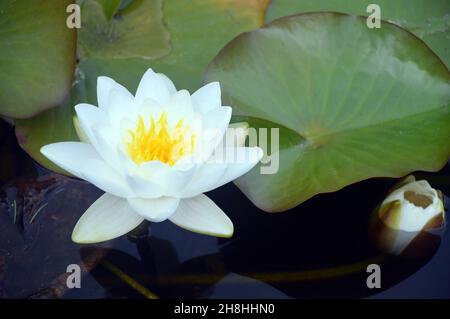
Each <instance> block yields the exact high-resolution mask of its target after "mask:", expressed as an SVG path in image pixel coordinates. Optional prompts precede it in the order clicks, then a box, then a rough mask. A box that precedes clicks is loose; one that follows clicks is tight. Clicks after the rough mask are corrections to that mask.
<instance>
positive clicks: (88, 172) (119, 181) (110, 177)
mask: <svg viewBox="0 0 450 319" xmlns="http://www.w3.org/2000/svg"><path fill="white" fill-rule="evenodd" d="M80 178H82V179H84V180H86V181H88V182H89V183H91V184H93V185H95V186H96V187H98V188H100V189H101V190H103V191H105V192H107V193H110V194H112V195H115V196H118V197H130V196H136V195H135V194H134V192H132V190H131V189H130V188H129V187H128V184H127V183H126V181H125V178H123V177H122V176H121V175H120V174H119V173H118V172H117V171H115V170H114V169H113V168H112V167H111V166H110V165H109V164H108V163H107V162H105V161H104V160H102V159H91V160H89V161H85V162H83V165H82V166H81V168H80Z"/></svg>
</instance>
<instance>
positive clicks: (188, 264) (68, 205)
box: [0, 121, 450, 298]
mask: <svg viewBox="0 0 450 319" xmlns="http://www.w3.org/2000/svg"><path fill="white" fill-rule="evenodd" d="M0 141H1V144H0V154H1V155H0V297H3V298H146V297H151V296H153V294H156V295H158V296H159V297H161V298H314V297H339V298H342V297H375V298H391V297H400V298H406V297H425V298H427V297H435V298H449V297H450V238H449V236H448V234H447V236H446V235H444V236H443V240H442V242H441V245H440V247H439V249H438V250H437V252H436V253H435V254H434V255H433V257H431V258H428V259H421V260H413V259H402V258H399V257H392V256H387V255H384V254H382V253H380V252H379V251H377V250H376V249H375V248H374V247H373V246H372V244H371V243H370V241H369V239H368V235H367V229H368V220H369V215H370V213H371V212H372V210H373V209H374V207H375V206H376V205H377V204H378V202H379V201H380V200H382V199H383V197H384V196H385V194H386V192H387V191H388V189H389V187H391V186H392V185H393V184H394V183H395V181H396V180H394V179H372V180H367V181H363V182H360V183H357V184H354V185H351V186H348V187H346V188H344V189H342V190H341V191H339V192H336V193H333V194H323V195H319V196H316V197H314V198H312V199H310V200H309V201H307V202H306V203H304V204H302V205H300V206H298V207H296V208H294V209H292V210H290V211H288V212H286V213H280V214H268V213H264V212H262V211H260V210H259V209H257V208H256V207H254V206H253V205H252V204H251V202H250V201H249V200H248V199H247V198H246V197H245V196H244V195H243V194H242V193H241V192H240V191H239V190H238V189H237V188H236V187H235V186H234V185H233V184H232V183H230V184H228V185H226V186H224V187H221V188H220V189H217V190H215V191H213V192H210V193H209V194H208V196H210V197H211V198H212V199H213V200H214V201H215V202H216V203H217V205H219V206H220V207H221V208H222V209H223V210H224V211H225V212H226V213H227V214H228V215H229V216H230V218H231V219H232V220H233V222H234V225H235V235H234V236H233V238H231V239H217V238H213V237H208V236H204V235H199V234H194V233H191V232H188V231H185V230H183V229H181V228H178V227H177V226H175V225H173V224H171V223H170V222H169V221H167V222H163V223H157V224H151V225H150V226H148V225H142V226H141V229H139V230H136V231H135V232H133V233H132V234H129V235H128V236H123V237H121V238H118V239H116V240H113V241H109V242H106V243H103V244H98V245H76V244H74V243H72V242H71V240H70V234H71V232H72V229H73V227H74V225H75V223H76V221H77V220H78V218H79V217H80V216H81V215H82V214H83V212H84V211H85V210H86V209H87V208H88V207H89V206H90V205H91V204H92V203H93V202H94V201H95V200H96V199H97V198H98V197H99V196H100V195H101V194H102V192H101V191H100V190H99V189H97V188H95V187H94V186H92V185H90V184H88V183H85V182H83V181H79V180H75V179H69V178H66V177H63V176H60V175H57V174H53V173H51V172H48V171H47V170H45V169H43V168H41V167H39V166H38V165H36V164H35V163H34V162H33V161H32V160H31V159H30V158H29V157H28V156H27V155H26V154H25V153H24V152H23V151H22V150H21V149H20V148H19V147H18V146H17V144H16V142H15V139H14V135H13V129H12V128H11V127H9V126H8V125H7V124H6V123H4V122H3V121H0ZM415 175H416V176H417V177H418V178H426V179H427V180H428V181H429V182H430V183H431V185H432V186H433V187H435V188H438V189H441V190H442V191H443V193H444V194H447V195H448V194H450V169H449V167H448V165H447V166H446V168H444V169H443V170H442V171H440V172H438V173H416V174H415ZM447 204H448V203H447ZM371 263H377V264H379V265H380V266H381V271H382V280H381V281H382V288H381V289H369V288H367V286H366V278H367V276H368V274H367V273H366V267H367V265H368V264H371ZM69 264H78V265H80V267H81V269H82V279H81V288H80V289H68V288H67V285H66V279H67V275H68V274H67V273H66V269H67V266H68V265H69Z"/></svg>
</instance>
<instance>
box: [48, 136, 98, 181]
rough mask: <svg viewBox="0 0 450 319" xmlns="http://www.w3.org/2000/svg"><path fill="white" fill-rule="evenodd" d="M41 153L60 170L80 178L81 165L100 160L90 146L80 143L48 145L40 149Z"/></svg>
mask: <svg viewBox="0 0 450 319" xmlns="http://www.w3.org/2000/svg"><path fill="white" fill-rule="evenodd" d="M41 153H42V154H43V155H44V156H45V157H47V158H48V159H49V160H50V161H52V162H53V163H55V164H56V165H58V166H59V167H61V168H62V169H64V170H66V171H68V172H69V173H70V174H72V175H75V176H77V177H80V178H82V177H81V176H80V175H81V173H80V172H81V167H82V166H83V164H84V163H86V161H90V160H92V159H99V158H100V157H99V155H98V154H97V152H96V151H95V149H94V147H93V146H92V145H91V144H87V143H80V142H60V143H53V144H48V145H45V146H43V147H42V148H41Z"/></svg>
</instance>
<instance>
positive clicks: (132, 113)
mask: <svg viewBox="0 0 450 319" xmlns="http://www.w3.org/2000/svg"><path fill="white" fill-rule="evenodd" d="M106 111H107V113H108V115H109V121H110V122H111V124H112V125H114V126H115V127H117V128H118V127H120V123H121V121H122V120H123V119H134V118H135V117H136V115H137V107H136V104H135V103H134V97H133V96H132V95H131V94H130V93H129V92H128V91H127V94H124V93H123V92H121V91H120V90H117V89H112V90H111V91H110V92H109V99H108V107H107V108H106Z"/></svg>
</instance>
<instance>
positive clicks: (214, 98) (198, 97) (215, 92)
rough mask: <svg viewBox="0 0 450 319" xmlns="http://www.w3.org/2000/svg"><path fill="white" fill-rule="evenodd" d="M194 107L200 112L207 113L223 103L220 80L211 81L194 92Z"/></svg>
mask: <svg viewBox="0 0 450 319" xmlns="http://www.w3.org/2000/svg"><path fill="white" fill-rule="evenodd" d="M192 101H193V102H194V109H195V111H196V112H198V113H202V114H206V113H208V112H209V111H211V110H213V109H216V108H219V107H220V106H221V105H222V102H221V97H220V84H219V82H211V83H209V84H206V85H205V86H203V87H201V88H200V89H198V90H197V91H195V92H194V94H192Z"/></svg>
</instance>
